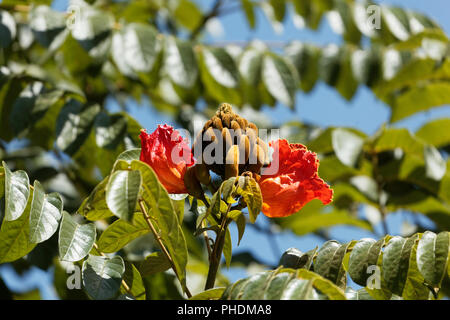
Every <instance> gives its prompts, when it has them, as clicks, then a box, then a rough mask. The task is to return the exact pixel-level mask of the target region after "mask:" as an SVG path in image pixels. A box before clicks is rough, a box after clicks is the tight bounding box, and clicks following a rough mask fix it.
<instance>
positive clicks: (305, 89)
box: [0, 0, 450, 299]
mask: <svg viewBox="0 0 450 320" xmlns="http://www.w3.org/2000/svg"><path fill="white" fill-rule="evenodd" d="M372 4H376V5H379V6H378V7H377V8H378V9H379V10H380V19H381V20H380V28H379V29H374V28H370V27H368V25H367V23H366V22H367V20H368V19H369V18H370V15H368V13H367V12H368V11H367V8H368V7H369V6H370V5H372ZM405 5H407V3H405ZM61 7H64V5H61V4H60V6H59V8H58V9H56V8H55V7H54V6H53V7H52V1H49V0H48V1H47V0H41V1H39V0H36V1H19V0H3V1H2V2H0V122H1V124H0V159H1V160H3V161H5V162H6V163H8V166H9V167H10V168H11V169H12V170H25V171H26V172H27V173H28V175H29V179H30V184H33V182H34V181H35V180H39V181H40V182H41V183H42V186H43V187H44V189H45V190H46V191H47V192H52V191H57V192H59V193H60V194H61V195H62V197H63V201H64V208H65V210H66V211H68V212H71V213H73V212H76V211H78V213H80V214H81V215H84V216H85V218H86V219H88V220H91V221H95V224H96V227H97V229H98V230H104V229H106V227H107V226H108V225H109V224H110V223H112V222H113V221H114V218H112V217H111V216H106V217H105V216H89V212H88V211H85V210H79V208H80V205H81V203H82V201H83V199H85V198H86V197H87V196H88V195H89V194H90V193H91V191H92V190H93V189H94V187H95V186H96V185H97V184H98V183H99V182H100V181H102V179H103V178H104V177H105V176H106V175H108V174H109V172H110V171H111V168H112V165H113V163H114V161H115V160H116V158H117V156H118V155H119V154H120V153H121V152H123V151H125V150H128V149H131V148H134V147H138V146H139V144H140V142H139V139H138V135H139V131H140V129H141V128H142V126H141V125H140V124H139V121H140V120H141V119H135V118H133V117H132V116H131V115H130V105H131V104H133V105H136V104H138V105H144V106H146V107H145V108H148V110H145V111H142V112H143V113H142V114H145V112H149V114H151V115H155V114H159V115H162V116H163V117H164V118H165V119H169V121H170V122H171V123H172V124H173V125H175V126H177V127H183V128H186V129H188V130H190V131H191V132H193V130H194V128H193V126H192V123H194V121H204V120H206V119H208V118H210V116H211V115H212V114H213V113H214V112H215V110H216V108H217V106H218V105H219V104H220V103H222V102H228V103H231V104H233V105H234V106H235V107H236V110H237V112H240V113H241V114H242V115H243V116H245V117H248V118H249V120H251V121H252V122H254V123H256V124H257V125H259V126H260V127H261V128H267V129H270V128H278V127H279V128H280V129H281V131H280V132H281V136H282V138H286V139H288V140H289V141H291V142H297V143H303V144H305V145H307V146H308V148H309V149H310V150H312V151H314V152H316V153H317V154H318V155H319V157H320V168H319V174H320V176H321V177H322V178H323V179H324V180H326V181H327V182H328V183H330V185H331V186H332V188H333V189H334V201H333V202H332V204H331V205H329V206H326V207H324V206H322V205H320V204H319V203H317V202H312V203H310V204H309V205H308V206H307V207H305V209H304V210H302V213H301V214H295V215H292V216H290V217H288V218H283V219H271V220H270V221H268V220H267V221H265V223H260V224H258V223H257V224H255V225H254V226H252V227H253V229H255V230H256V232H260V233H263V234H267V235H268V236H269V237H272V236H273V234H274V233H277V232H281V231H282V232H291V233H293V234H295V235H296V236H305V235H308V234H311V233H313V234H315V235H317V236H318V237H320V238H321V239H322V240H327V239H330V235H329V233H328V230H329V228H331V227H334V226H336V225H349V226H353V227H354V228H360V229H363V230H366V231H368V232H370V233H372V234H373V237H374V238H380V237H383V236H385V235H387V234H389V232H390V230H389V225H388V224H387V223H386V221H387V220H386V217H387V216H388V215H390V214H392V213H395V212H399V211H402V212H405V214H407V215H409V216H410V217H412V219H413V223H410V224H409V228H406V229H404V233H403V234H402V235H403V236H409V235H412V234H413V233H415V232H423V231H425V230H432V231H434V232H436V233H437V232H440V231H448V230H450V172H449V171H448V170H447V167H448V162H449V160H448V152H449V151H450V130H449V129H448V128H449V126H450V118H439V119H435V120H433V121H430V122H428V123H425V124H424V125H423V126H422V127H420V128H419V129H418V130H417V131H415V132H412V131H411V130H408V129H406V128H399V127H395V126H394V124H395V123H397V122H399V121H401V120H404V119H406V118H408V117H411V116H413V115H414V114H416V113H419V112H423V111H427V110H431V109H432V108H437V107H441V106H444V105H446V104H449V103H450V80H449V79H450V59H449V56H450V46H449V41H448V38H447V35H446V33H445V32H444V31H443V30H442V29H441V27H440V26H439V24H438V22H436V21H433V20H432V19H431V18H430V17H427V16H425V15H423V14H421V13H420V12H415V11H412V10H409V9H408V8H400V7H393V6H388V5H383V4H380V3H379V2H371V1H352V0H310V1H309V0H291V1H288V0H286V1H285V0H261V1H255V0H240V1H238V0H214V1H197V2H195V1H190V0H169V1H162V0H160V1H157V0H155V1H148V0H136V1H112V0H97V1H69V2H68V3H66V4H65V7H64V9H63V10H61ZM239 12H240V13H241V14H243V16H245V19H246V21H247V24H248V27H249V28H250V29H255V28H256V26H257V25H258V23H261V21H259V20H258V19H261V17H262V16H265V18H266V19H268V21H270V23H271V24H272V26H273V28H274V29H275V30H280V29H281V28H282V27H283V24H286V23H287V22H288V21H287V20H288V19H293V20H294V24H295V25H296V26H299V27H302V28H309V29H312V30H317V29H318V28H319V27H320V26H321V25H323V24H329V26H330V27H331V30H332V31H333V32H335V33H336V34H337V35H338V36H339V37H340V38H341V40H342V41H341V43H339V44H334V43H332V44H326V45H318V44H315V43H308V42H304V41H302V39H298V40H293V41H290V42H289V43H278V42H270V41H261V40H258V39H255V40H251V41H245V42H239V41H237V42H234V43H233V42H230V43H227V42H223V43H222V42H220V41H216V42H214V41H207V36H206V31H207V29H208V28H211V25H212V26H214V21H216V20H215V19H217V17H221V16H222V15H229V14H236V13H239ZM216 22H217V21H216ZM226 29H227V26H225V32H226ZM321 82H322V83H324V84H326V85H327V86H328V87H330V88H332V89H334V90H336V91H337V92H338V93H339V95H340V96H341V97H342V98H343V99H345V100H346V101H351V100H352V98H353V97H354V96H355V94H356V92H357V90H358V88H359V87H360V86H363V87H365V88H367V89H368V90H370V91H371V92H372V93H373V96H374V97H376V99H378V100H380V101H382V102H383V103H384V104H386V105H387V106H389V109H390V116H389V121H388V122H387V123H384V124H383V125H382V126H381V127H379V128H378V129H377V130H376V132H375V133H373V134H368V133H367V132H363V131H361V130H359V129H357V128H354V127H337V126H336V127H321V126H318V125H316V124H312V123H309V122H304V121H299V120H296V119H295V117H294V118H292V120H291V121H288V122H285V123H283V124H282V125H281V126H279V124H278V123H276V122H272V121H271V119H270V118H269V117H267V116H265V110H267V107H269V108H271V107H273V108H275V107H278V106H279V105H282V108H284V109H282V110H284V111H286V110H288V109H289V108H290V109H296V108H308V105H302V102H301V101H297V100H298V97H299V95H298V92H301V94H302V95H308V94H310V93H312V92H313V91H314V89H315V87H316V86H317V85H318V84H319V83H321ZM329 104H333V101H329ZM359 107H360V108H364V106H363V105H362V106H359ZM284 111H283V112H284ZM286 112H287V111H286ZM423 216H425V217H426V219H425V220H424V219H422V218H423ZM423 221H426V223H425V224H426V226H425V225H424V223H423ZM377 225H381V226H382V228H378V229H376V228H375V226H377ZM183 228H185V230H186V232H185V234H186V237H187V239H186V241H187V243H188V248H189V251H190V252H189V253H190V260H189V264H188V272H189V276H190V280H189V281H192V283H194V282H195V277H198V279H203V278H202V277H204V274H205V273H206V271H207V262H206V260H205V256H204V251H203V248H202V244H201V243H200V242H199V241H198V239H197V238H196V237H194V236H193V235H192V234H193V230H195V216H194V214H193V213H192V212H189V210H186V212H185V218H184V226H183ZM391 232H392V231H391ZM0 233H1V231H0ZM244 239H245V238H244ZM340 240H351V239H347V238H346V236H345V235H342V238H341V239H340ZM243 241H245V240H243ZM149 243H150V244H151V243H152V238H151V237H150V238H149V237H140V238H139V239H137V241H134V242H131V243H130V244H128V245H127V246H125V247H124V248H123V249H122V251H121V254H123V255H125V256H126V257H127V258H128V259H130V260H131V261H140V260H142V259H143V258H144V257H145V256H147V255H148V254H149V253H151V251H152V246H150V247H149ZM2 245H3V244H2V243H0V246H2ZM274 247H275V251H276V250H277V249H276V244H274ZM310 249H312V248H310ZM255 250H257V248H256V249H255ZM0 252H1V250H0ZM278 253H279V256H281V252H278ZM57 254H58V252H57V239H56V235H55V236H53V237H52V238H51V239H50V240H49V241H46V242H43V243H40V244H39V245H37V246H36V247H35V248H34V249H33V250H32V251H31V252H30V253H29V254H28V255H26V256H25V257H23V258H20V259H18V260H16V261H13V262H10V263H8V264H5V265H3V266H2V268H10V267H12V268H13V269H14V272H16V273H17V274H23V273H24V272H26V271H27V270H29V269H30V268H32V267H37V268H39V269H42V270H49V273H50V274H51V279H52V281H53V283H54V286H55V289H56V292H57V296H58V297H59V298H61V299H70V298H86V296H85V294H84V293H83V292H81V291H78V290H67V288H66V285H65V278H66V277H67V273H66V272H65V268H66V267H67V266H65V265H63V264H61V263H60V262H59V261H58V259H57V258H56V257H57ZM1 258H2V257H0V260H1ZM264 264H265V263H264V262H262V261H260V260H258V258H257V257H255V255H254V254H253V253H252V252H247V251H245V252H244V251H240V252H238V253H236V254H235V255H234V256H233V259H232V267H244V268H250V267H255V266H256V267H255V268H256V269H258V267H257V266H258V265H264ZM8 270H10V269H8ZM9 272H12V271H11V270H10V271H9ZM3 274H7V272H4V273H3ZM221 277H222V278H221V283H222V284H226V283H228V281H229V280H228V279H227V278H226V276H225V275H221ZM173 278H174V277H173V276H172V275H171V274H166V273H163V274H154V275H149V276H148V277H145V285H146V286H149V287H151V288H153V289H154V290H150V292H152V294H153V295H154V296H152V297H147V298H159V299H163V298H174V297H177V295H179V293H178V290H177V288H176V286H175V284H174V281H173ZM447 290H448V288H447ZM0 292H1V295H2V296H9V297H14V298H36V297H39V292H37V291H36V290H33V291H30V292H27V293H17V292H14V291H13V290H12V289H11V288H7V286H5V284H4V281H3V280H1V279H0Z"/></svg>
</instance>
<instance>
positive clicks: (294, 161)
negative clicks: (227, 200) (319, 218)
mask: <svg viewBox="0 0 450 320" xmlns="http://www.w3.org/2000/svg"><path fill="white" fill-rule="evenodd" d="M269 145H270V146H271V147H273V149H274V153H273V161H272V164H271V165H270V166H269V167H268V168H267V169H266V172H267V170H271V169H275V168H276V167H274V166H276V165H278V170H276V172H275V173H273V174H270V175H262V176H261V179H260V180H259V181H258V182H259V186H260V188H261V193H262V196H263V207H262V211H263V213H264V214H265V215H266V216H268V217H271V218H275V217H286V216H289V215H291V214H294V213H295V212H297V211H298V210H300V209H301V208H302V207H303V206H304V205H305V204H306V203H308V202H309V201H311V200H313V199H319V200H321V201H322V203H323V204H329V203H330V202H331V200H332V198H333V190H332V189H330V187H329V186H328V185H327V184H326V183H325V182H324V181H323V180H322V179H321V178H320V177H319V175H318V173H317V170H318V167H319V160H318V159H317V156H316V154H315V153H314V152H311V151H309V150H308V149H307V148H306V147H305V146H304V145H302V144H289V143H288V142H287V140H281V139H280V140H278V141H272V142H270V144H269Z"/></svg>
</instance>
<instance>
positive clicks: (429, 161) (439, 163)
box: [423, 145, 447, 181]
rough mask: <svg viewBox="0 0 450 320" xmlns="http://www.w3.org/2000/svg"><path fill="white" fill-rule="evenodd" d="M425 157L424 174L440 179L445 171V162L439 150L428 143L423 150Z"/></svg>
mask: <svg viewBox="0 0 450 320" xmlns="http://www.w3.org/2000/svg"><path fill="white" fill-rule="evenodd" d="M423 155H424V158H425V174H426V176H427V177H429V178H431V179H434V180H437V181H439V180H441V179H442V177H443V176H444V175H445V172H446V171H447V164H446V162H445V160H444V159H443V158H442V156H441V154H440V153H439V151H438V150H437V149H436V148H435V147H433V146H430V145H426V146H425V147H424V150H423Z"/></svg>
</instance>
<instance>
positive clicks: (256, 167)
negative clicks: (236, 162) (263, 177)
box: [248, 144, 265, 173]
mask: <svg viewBox="0 0 450 320" xmlns="http://www.w3.org/2000/svg"><path fill="white" fill-rule="evenodd" d="M250 161H251V162H250V164H249V166H248V171H251V172H255V173H259V171H260V170H261V168H262V166H263V164H264V161H265V156H264V150H263V148H261V147H260V146H259V145H258V144H256V145H254V146H253V149H252V153H251V156H250ZM255 162H256V163H255Z"/></svg>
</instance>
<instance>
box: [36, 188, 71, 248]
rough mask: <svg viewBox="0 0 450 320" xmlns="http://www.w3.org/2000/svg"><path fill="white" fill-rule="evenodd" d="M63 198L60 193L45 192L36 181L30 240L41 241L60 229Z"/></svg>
mask: <svg viewBox="0 0 450 320" xmlns="http://www.w3.org/2000/svg"><path fill="white" fill-rule="evenodd" d="M62 209H63V200H62V198H61V196H60V195H59V193H57V192H53V193H50V194H45V191H44V188H42V186H41V184H40V183H39V181H37V180H35V181H34V192H33V200H32V202H31V213H30V241H31V242H33V243H40V242H43V241H45V240H47V239H49V238H50V237H51V236H52V235H53V234H54V233H55V232H56V230H57V229H58V225H59V220H60V219H61V212H62Z"/></svg>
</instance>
